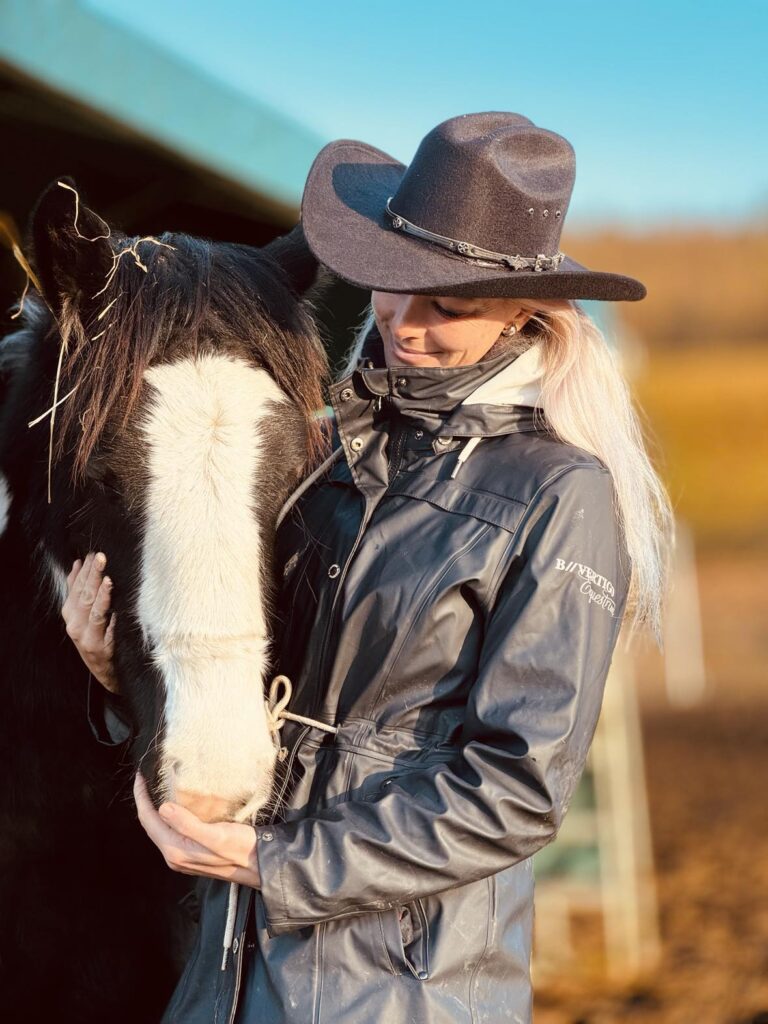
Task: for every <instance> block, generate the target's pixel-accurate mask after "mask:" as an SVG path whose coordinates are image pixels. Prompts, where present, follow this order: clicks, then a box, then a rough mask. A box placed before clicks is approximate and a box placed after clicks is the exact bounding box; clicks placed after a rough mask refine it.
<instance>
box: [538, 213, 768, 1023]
mask: <svg viewBox="0 0 768 1024" xmlns="http://www.w3.org/2000/svg"><path fill="white" fill-rule="evenodd" d="M569 250H570V251H572V252H573V254H574V256H575V257H576V258H577V259H579V260H583V261H584V262H586V263H587V264H589V265H593V266H597V267H600V266H606V267H610V266H615V265H618V264H619V262H620V264H621V266H622V267H623V268H624V270H625V271H626V272H627V273H629V274H632V275H637V276H638V277H639V278H640V279H641V280H643V281H644V282H645V283H646V284H647V286H648V297H647V298H646V299H645V300H644V301H643V302H641V303H637V304H629V303H627V304H625V305H623V306H622V308H621V316H620V324H621V325H622V326H621V327H620V328H618V331H619V333H623V335H624V336H625V340H626V342H627V345H626V350H625V351H626V354H627V370H628V372H629V376H630V379H631V382H632V388H633V392H634V397H635V400H636V403H637V404H638V406H639V407H640V409H641V411H642V414H643V418H644V421H645V423H646V429H647V435H648V439H649V443H650V446H651V450H652V452H654V456H655V462H656V464H657V466H658V468H659V469H660V471H661V473H662V476H663V478H664V480H665V482H666V484H667V486H668V489H669V492H670V495H671V497H672V499H673V503H674V506H675V510H676V514H677V516H678V517H679V519H680V520H681V521H683V522H684V523H685V524H686V525H687V527H688V528H689V529H690V531H691V533H692V539H693V543H694V551H695V572H696V578H697V581H698V601H699V606H700V615H701V632H702V641H703V653H704V668H705V675H706V686H705V690H704V692H703V694H702V695H701V698H700V699H699V700H697V701H696V702H694V703H692V704H691V705H690V706H676V705H675V704H674V703H672V702H670V699H669V695H668V693H667V689H666V686H665V665H664V660H663V658H662V656H661V654H660V653H659V651H658V650H657V649H656V648H655V647H654V646H653V645H652V644H651V643H650V641H649V640H648V639H647V638H645V639H644V640H643V641H642V642H641V643H639V644H637V645H636V648H635V669H636V673H637V676H636V685H637V693H638V698H639V702H640V711H641V720H642V733H643V740H644V761H645V779H646V783H647V790H648V801H649V814H650V825H651V839H652V848H653V861H654V868H655V883H656V892H657V899H658V920H659V927H660V940H661V948H660V955H659V959H658V962H657V964H656V965H655V966H654V967H653V968H652V969H649V970H648V971H646V972H640V973H638V974H636V975H635V976H633V977H625V978H617V979H614V980H613V981H609V980H607V978H606V971H605V949H604V946H603V939H602V935H601V932H600V928H599V927H598V922H597V919H596V918H595V917H594V916H586V917H585V918H584V919H582V920H581V921H580V922H576V941H578V943H579V950H580V958H579V963H578V965H576V966H571V968H570V969H569V970H568V971H565V972H563V973H561V976H560V978H559V979H557V980H551V979H548V980H547V982H546V983H545V984H544V985H542V986H541V987H540V988H539V990H538V991H537V996H536V999H537V1013H536V1016H535V1019H536V1021H537V1022H538V1024H614V1022H617V1021H623V1020H631V1021H633V1022H635V1021H637V1022H643V1024H645V1022H649V1024H650V1022H663V1024H691V1022H697V1024H700V1022H707V1024H766V1022H768V900H766V893H768V825H767V824H766V819H767V818H768V815H767V814H766V811H767V810H768V801H767V800H766V796H765V786H766V781H768V287H767V285H768V221H766V220H762V219H761V218H760V217H757V218H756V220H755V223H754V225H752V226H750V228H749V229H748V230H744V229H743V228H739V229H737V230H730V231H729V230H727V229H725V228H721V229H720V230H711V229H707V228H699V229H696V228H688V229H684V230H681V229H678V230H676V231H648V232H646V233H642V234H638V233H636V232H631V231H629V232H617V231H610V232H607V231H604V232H600V233H596V234H594V235H582V236H579V237H572V238H571V239H569Z"/></svg>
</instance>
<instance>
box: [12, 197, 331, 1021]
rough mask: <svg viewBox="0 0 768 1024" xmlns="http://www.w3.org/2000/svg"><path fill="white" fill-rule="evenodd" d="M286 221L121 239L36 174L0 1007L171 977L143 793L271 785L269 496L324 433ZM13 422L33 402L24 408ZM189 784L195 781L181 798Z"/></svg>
mask: <svg viewBox="0 0 768 1024" xmlns="http://www.w3.org/2000/svg"><path fill="white" fill-rule="evenodd" d="M297 231H298V229H297V230H295V231H294V232H292V233H291V234H290V235H288V236H285V238H283V239H278V240H277V241H276V242H275V243H272V244H271V245H270V246H267V247H266V248H265V249H262V250H256V249H253V248H250V247H247V246H242V245H234V244H223V243H213V242H208V241H204V240H201V239H198V238H192V237H190V236H187V235H182V234H164V235H162V236H160V237H159V238H151V237H148V238H145V239H137V238H127V237H125V236H124V235H121V234H119V233H117V232H116V231H112V230H110V228H109V227H108V226H107V225H106V224H105V222H104V221H103V220H102V219H101V218H100V217H98V216H97V215H96V214H95V213H93V212H92V211H90V210H89V209H88V208H87V207H85V206H83V205H82V204H81V203H80V197H79V194H78V192H77V187H76V185H75V184H74V182H72V181H71V180H69V179H62V180H61V181H57V182H53V183H52V184H51V185H50V186H49V188H48V189H47V190H46V191H45V192H44V193H43V195H42V196H41V198H40V200H39V202H38V205H37V207H36V210H35V212H34V214H33V216H32V219H31V223H30V232H29V235H30V240H29V253H28V255H29V256H30V260H31V264H32V266H33V268H34V270H35V272H36V277H37V279H38V284H39V288H40V292H41V294H40V295H39V296H38V297H35V298H30V299H28V300H27V308H26V311H25V313H24V321H23V326H22V328H21V330H19V331H18V332H16V333H15V334H12V335H10V336H9V337H8V338H6V339H5V340H4V341H3V343H2V345H0V397H2V407H1V410H0V470H1V471H2V472H1V474H0V534H1V536H0V636H1V637H2V663H1V669H0V671H1V672H2V698H1V700H2V711H1V712H0V749H1V750H2V769H3V779H2V784H1V786H0V1018H2V1020H4V1021H8V1022H9V1024H11V1022H13V1024H16V1022H17V1021H18V1022H21V1021H27V1020H41V1019H50V1020H59V1021H62V1022H67V1024H69V1022H72V1024H75V1022H77V1024H91V1022H94V1024H95V1022H96V1021H98V1022H99V1024H107V1022H108V1024H122V1022H125V1024H128V1022H129V1021H130V1024H138V1022H141V1024H145V1022H147V1024H150V1022H151V1021H153V1020H156V1019H159V1016H160V1014H161V1011H162V1008H163V1005H164V1003H165V1001H166V999H167V998H168V996H169V994H170V991H171V989H172V987H173V984H174V982H175V977H176V972H177V970H178V968H179V958H180V957H182V956H183V955H184V954H185V950H184V949H183V938H182V939H181V940H180V941H176V939H175V938H174V935H175V934H176V930H177V926H178V923H179V912H178V909H177V899H178V895H179V891H178V883H179V882H181V881H183V882H184V885H185V886H186V885H187V884H188V883H187V880H182V879H180V877H179V876H175V875H173V874H172V873H171V872H169V871H168V869H167V868H166V866H165V864H164V863H163V862H162V858H160V857H159V856H158V855H157V851H156V850H155V849H154V847H152V845H151V843H149V841H148V839H147V837H146V836H145V835H144V834H143V832H142V830H141V829H140V827H139V826H138V823H137V822H136V819H135V809H134V808H133V805H132V799H131V796H130V789H131V783H132V777H133V773H134V770H135V768H136V766H137V765H140V766H141V768H142V771H143V773H144V774H145V776H146V777H147V778H148V780H149V782H150V787H151V790H152V791H153V793H154V795H155V797H156V798H160V797H164V796H165V797H171V798H173V799H176V800H179V801H180V802H187V803H188V804H189V805H190V806H196V807H203V806H207V807H209V808H212V809H213V810H212V811H210V813H209V816H210V817H218V818H227V819H232V820H246V819H248V818H250V817H252V816H253V815H254V814H255V813H257V812H258V810H259V808H260V807H261V806H263V805H265V804H266V803H267V801H268V799H269V796H270V792H271V789H272V782H273V775H274V771H275V745H274V742H273V737H272V735H271V733H270V731H269V728H268V720H267V715H266V711H265V707H264V690H263V687H264V683H265V673H266V671H267V670H268V667H269V655H270V651H269V637H270V614H271V613H270V609H271V593H272V590H271V558H272V545H273V538H274V529H275V521H276V518H277V513H278V510H279V509H280V507H281V505H282V503H283V502H284V500H285V498H286V497H287V496H288V494H289V493H290V491H291V490H292V489H293V487H294V486H295V484H296V483H297V482H298V480H299V479H300V478H301V476H302V475H303V474H305V472H306V470H307V469H308V467H310V466H311V465H313V464H314V462H315V461H316V460H317V457H318V456H319V455H320V454H322V452H323V448H324V444H325V443H326V439H325V438H324V436H323V432H322V430H321V428H320V425H319V424H320V420H319V418H318V417H317V415H316V413H317V410H319V409H320V408H321V407H322V405H323V402H324V397H323V387H324V383H325V380H326V374H327V364H326V359H325V354H324V351H323V348H322V345H321V343H320V341H319V339H318V336H317V333H316V330H315V327H314V324H313V321H312V319H311V317H310V315H309V312H308V309H307V305H306V303H303V302H302V300H301V296H302V294H303V293H304V291H305V290H306V288H307V287H309V286H310V284H311V283H312V282H313V279H314V276H315V269H316V268H315V266H314V264H313V262H312V260H311V259H310V258H309V257H308V254H307V253H306V250H305V249H304V247H303V246H302V244H301V242H302V239H301V238H300V236H298V234H297ZM29 423H33V424H34V425H32V426H28V424H29ZM92 550H102V551H104V552H105V554H106V555H107V567H108V568H107V571H108V573H109V575H110V576H111V577H112V579H113V583H114V590H113V599H112V606H113V609H114V611H115V613H116V620H115V626H116V630H115V649H116V669H117V675H118V681H119V686H120V690H121V693H122V694H123V695H124V699H125V700H126V701H127V703H128V706H129V708H130V712H131V716H132V719H133V721H134V723H135V726H136V739H135V741H134V742H133V744H132V747H131V750H130V751H129V752H128V753H126V751H125V750H124V749H122V748H113V747H108V746H104V745H100V744H98V743H97V742H96V740H95V739H94V738H93V736H92V735H91V733H90V731H89V729H88V725H87V720H86V712H85V708H86V685H87V680H88V672H87V670H86V669H85V668H84V666H83V664H82V662H81V661H80V659H79V657H78V655H77V653H76V652H75V649H74V646H73V645H72V643H71V642H70V641H69V639H68V638H67V637H66V635H65V632H64V626H63V621H62V619H61V614H60V609H61V604H62V601H63V598H64V596H65V591H66V575H67V573H68V572H69V569H70V567H71V565H72V562H73V560H74V559H75V558H77V557H82V556H83V555H84V554H85V553H86V552H87V551H92ZM196 801H197V803H196Z"/></svg>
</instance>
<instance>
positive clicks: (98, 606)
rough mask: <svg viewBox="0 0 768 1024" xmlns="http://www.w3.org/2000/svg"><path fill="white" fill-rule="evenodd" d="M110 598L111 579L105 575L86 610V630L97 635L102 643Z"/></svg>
mask: <svg viewBox="0 0 768 1024" xmlns="http://www.w3.org/2000/svg"><path fill="white" fill-rule="evenodd" d="M111 600H112V580H111V579H110V578H109V576H105V577H104V578H103V579H102V580H101V582H100V583H99V589H98V590H97V591H96V596H95V597H94V599H93V603H92V604H91V610H90V611H89V612H88V630H89V632H91V633H92V634H93V636H94V637H97V638H98V640H99V642H100V644H102V645H103V643H104V633H105V632H106V629H107V619H108V617H109V605H110V602H111Z"/></svg>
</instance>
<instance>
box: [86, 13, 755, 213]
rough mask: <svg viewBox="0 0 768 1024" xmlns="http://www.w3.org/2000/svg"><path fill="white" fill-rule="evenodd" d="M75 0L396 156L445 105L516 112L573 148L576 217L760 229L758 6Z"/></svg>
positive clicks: (331, 131)
mask: <svg viewBox="0 0 768 1024" xmlns="http://www.w3.org/2000/svg"><path fill="white" fill-rule="evenodd" d="M86 4H87V6H90V7H92V8H95V9H98V10H100V11H102V12H104V13H106V14H109V15H110V16H111V17H113V18H115V19H118V20H119V21H121V22H124V23H125V24H126V25H129V26H131V27H132V28H133V29H135V30H136V31H139V32H141V33H144V34H146V35H148V36H149V37H151V38H152V39H153V40H154V41H155V42H156V43H158V44H160V45H162V46H165V47H167V48H168V49H170V50H173V51H174V52H176V53H178V54H179V55H181V56H183V57H184V58H186V59H187V60H190V61H192V62H194V63H195V64H198V65H199V66H201V67H202V68H204V69H205V70H206V71H207V72H208V73H209V74H211V75H213V76H215V77H217V78H220V79H222V80H224V81H226V82H228V83H229V84H230V85H232V86H235V87H236V88H239V89H241V90H243V91H244V92H247V93H250V94H252V95H254V96H258V97H259V98H260V99H261V100H263V101H266V102H269V103H270V104H271V105H272V106H274V107H276V108H278V109H280V110H282V111H284V112H285V113H287V114H289V115H291V116H293V117H295V118H296V119H298V120H300V121H302V122H303V123H305V124H306V125H307V126H308V127H311V128H312V129H313V130H314V131H315V132H317V133H319V135H320V136H321V137H323V138H325V139H328V140H330V139H334V138H356V139H363V140H365V141H366V142H370V143H372V144H373V145H375V146H378V147H379V148H381V149H384V150H386V151H387V152H389V153H391V154H392V155H393V156H394V157H396V158H397V159H400V160H402V161H404V162H408V161H409V160H410V158H411V156H412V155H413V153H414V151H415V149H416V146H417V145H418V142H419V140H420V139H421V138H422V136H423V135H425V134H426V132H428V131H429V130H430V128H432V127H433V126H434V125H436V124H438V123H439V122H440V121H442V120H444V119H445V118H448V117H452V116H454V115H455V114H460V113H468V112H471V111H481V110H511V111H517V112H519V113H522V114H525V115H526V116H527V117H530V118H531V119H532V120H533V121H535V122H536V123H537V124H540V125H542V126H543V127H546V128H550V129H552V130H554V131H557V132H560V133H561V134H562V135H565V136H566V138H568V139H569V140H570V141H571V142H572V143H573V145H574V148H575V150H576V158H577V175H576V185H575V189H574V194H573V201H572V203H571V207H570V212H569V221H570V225H573V226H578V225H579V222H581V221H584V222H589V223H590V224H592V225H595V224H598V223H611V222H619V223H621V224H623V225H626V226H628V227H632V228H635V229H642V228H644V227H649V228H654V227H658V226H659V225H662V224H670V225H676V224H678V223H685V222H698V221H702V220H703V221H707V222H709V223H713V224H718V223H723V222H732V221H734V220H736V221H740V222H747V223H748V222H752V221H754V219H755V217H761V218H762V221H763V223H764V224H765V223H768V130H767V128H766V126H767V125H768V72H767V71H766V68H767V67H768V0H732V2H729V3H727V2H725V0H698V2H691V0H666V2H662V0H647V2H645V3H636V2H629V0H537V2H535V3H532V2H530V0H528V2H526V3H521V2H518V0H473V2H471V3H470V2H467V0H462V2H458V0H423V2H421V0H410V2H406V0H389V2H388V3H386V4H383V3H380V2H378V0H368V2H366V0H356V2H352V0H281V2H261V0H247V2H246V0H216V2H212V0H86Z"/></svg>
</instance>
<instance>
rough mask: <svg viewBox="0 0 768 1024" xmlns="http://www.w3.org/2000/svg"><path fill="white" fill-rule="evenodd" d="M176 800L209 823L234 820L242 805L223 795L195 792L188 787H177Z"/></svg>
mask: <svg viewBox="0 0 768 1024" xmlns="http://www.w3.org/2000/svg"><path fill="white" fill-rule="evenodd" d="M174 800H175V802H176V803H177V804H181V806H182V807H185V808H186V809H187V810H188V811H192V813H193V814H195V815H196V816H197V817H198V818H200V820H201V821H206V822H208V823H209V824H210V823H213V822H215V821H234V819H235V815H236V814H237V811H238V810H239V809H240V807H241V806H242V805H241V804H239V803H235V802H233V801H232V800H227V799H225V798H224V797H221V796H212V795H210V794H208V793H194V792H192V791H191V790H188V789H177V790H176V792H175V794H174Z"/></svg>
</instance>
